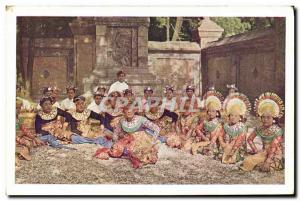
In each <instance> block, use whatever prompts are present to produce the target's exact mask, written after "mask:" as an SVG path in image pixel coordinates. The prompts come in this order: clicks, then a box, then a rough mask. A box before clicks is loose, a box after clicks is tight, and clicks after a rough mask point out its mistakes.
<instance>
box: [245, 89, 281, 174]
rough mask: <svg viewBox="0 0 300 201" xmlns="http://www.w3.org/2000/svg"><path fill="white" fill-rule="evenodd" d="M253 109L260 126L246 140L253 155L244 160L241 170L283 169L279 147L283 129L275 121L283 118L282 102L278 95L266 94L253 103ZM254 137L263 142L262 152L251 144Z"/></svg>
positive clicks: (266, 170)
mask: <svg viewBox="0 0 300 201" xmlns="http://www.w3.org/2000/svg"><path fill="white" fill-rule="evenodd" d="M254 109H255V112H256V114H257V116H259V117H260V119H261V123H262V125H261V126H260V127H257V128H256V129H255V130H254V132H253V133H251V134H250V136H249V137H248V139H247V141H248V143H249V145H250V147H251V149H252V153H254V155H251V156H249V157H247V158H246V159H245V161H244V162H243V164H242V166H241V169H242V170H244V171H251V170H253V168H255V167H256V166H258V167H260V169H261V170H262V171H265V172H268V171H273V170H281V169H283V151H282V150H283V149H282V145H281V143H282V141H283V129H282V128H280V127H279V126H278V124H277V121H278V119H279V118H281V117H282V116H283V110H284V106H283V102H282V100H281V99H280V97H279V96H278V95H276V94H274V93H270V92H267V93H264V94H262V95H260V97H259V98H258V99H257V100H256V101H255V106H254ZM256 136H259V137H260V138H261V140H262V142H263V149H262V150H258V149H257V147H256V146H255V144H254V142H253V141H254V138H255V137H256Z"/></svg>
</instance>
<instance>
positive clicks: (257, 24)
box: [149, 17, 274, 42]
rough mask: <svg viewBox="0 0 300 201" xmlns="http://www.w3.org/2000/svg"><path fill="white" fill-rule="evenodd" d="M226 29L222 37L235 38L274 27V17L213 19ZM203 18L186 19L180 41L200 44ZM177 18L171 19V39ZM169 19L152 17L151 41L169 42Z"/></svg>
mask: <svg viewBox="0 0 300 201" xmlns="http://www.w3.org/2000/svg"><path fill="white" fill-rule="evenodd" d="M210 19H211V20H212V21H214V22H216V23H217V24H218V25H219V26H221V27H222V28H223V29H224V33H223V35H222V37H228V36H233V35H236V34H240V33H244V32H246V31H250V30H256V29H264V28H267V27H271V26H273V23H274V18H272V17H268V18H267V17H260V18H258V17H211V18H210ZM201 20H202V17H184V18H183V23H182V27H181V29H180V33H179V40H181V41H193V42H198V41H199V36H198V31H197V28H198V26H199V22H200V21H201ZM175 23H176V17H170V39H171V38H172V35H173V33H174V26H175ZM166 25H167V17H151V18H150V27H149V40H150V41H166V40H167V36H166V35H167V31H166V30H167V29H166Z"/></svg>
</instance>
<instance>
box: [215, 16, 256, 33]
mask: <svg viewBox="0 0 300 201" xmlns="http://www.w3.org/2000/svg"><path fill="white" fill-rule="evenodd" d="M210 19H211V20H212V21H214V22H215V23H217V24H218V25H219V26H220V27H222V28H223V29H224V32H223V35H222V37H228V36H233V35H236V34H239V33H244V32H245V31H248V30H250V29H251V24H250V22H247V21H245V22H243V21H242V20H241V18H239V17H211V18H210Z"/></svg>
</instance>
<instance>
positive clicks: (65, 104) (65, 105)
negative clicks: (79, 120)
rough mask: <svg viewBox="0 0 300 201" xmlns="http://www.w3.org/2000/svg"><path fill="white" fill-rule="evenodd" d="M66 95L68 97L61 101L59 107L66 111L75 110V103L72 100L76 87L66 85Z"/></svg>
mask: <svg viewBox="0 0 300 201" xmlns="http://www.w3.org/2000/svg"><path fill="white" fill-rule="evenodd" d="M66 90H67V95H68V97H67V98H66V99H64V100H63V101H61V103H60V107H61V109H62V110H65V111H68V110H75V109H76V107H75V103H74V102H73V99H74V97H75V95H76V90H77V89H76V88H75V87H74V86H67V87H66Z"/></svg>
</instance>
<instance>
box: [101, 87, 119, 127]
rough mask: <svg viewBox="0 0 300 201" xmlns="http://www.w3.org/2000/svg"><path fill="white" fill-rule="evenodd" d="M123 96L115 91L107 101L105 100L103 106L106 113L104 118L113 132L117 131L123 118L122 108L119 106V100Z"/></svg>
mask: <svg viewBox="0 0 300 201" xmlns="http://www.w3.org/2000/svg"><path fill="white" fill-rule="evenodd" d="M121 96H122V95H121V93H120V92H118V91H114V92H112V93H110V95H109V97H108V99H107V100H104V102H103V106H104V113H103V116H104V118H105V119H106V121H107V124H108V125H109V126H111V128H112V129H110V130H112V131H113V129H115V128H116V127H117V125H118V123H119V121H120V119H121V118H122V117H123V112H122V108H120V107H119V105H118V98H120V97H121Z"/></svg>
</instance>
